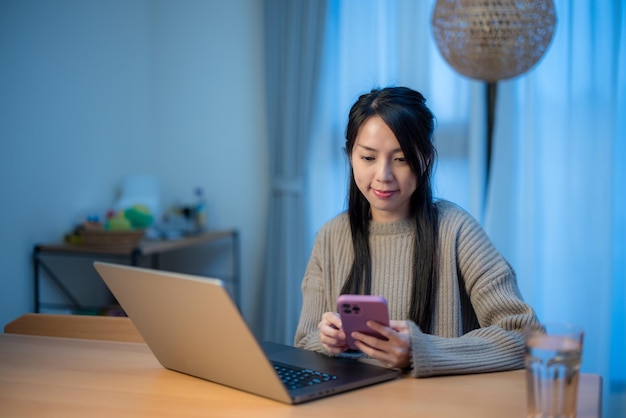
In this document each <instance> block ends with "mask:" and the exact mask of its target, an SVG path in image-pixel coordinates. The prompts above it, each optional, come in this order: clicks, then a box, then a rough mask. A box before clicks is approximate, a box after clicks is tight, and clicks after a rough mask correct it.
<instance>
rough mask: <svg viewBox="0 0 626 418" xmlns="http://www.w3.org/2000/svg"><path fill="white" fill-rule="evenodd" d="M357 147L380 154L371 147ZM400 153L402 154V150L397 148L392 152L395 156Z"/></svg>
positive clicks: (358, 145) (359, 145)
mask: <svg viewBox="0 0 626 418" xmlns="http://www.w3.org/2000/svg"><path fill="white" fill-rule="evenodd" d="M356 146H357V147H360V148H363V149H364V150H366V151H371V152H378V150H375V149H374V148H370V147H366V146H365V145H361V144H356ZM398 152H402V148H396V149H394V150H393V151H392V153H393V154H395V153H398Z"/></svg>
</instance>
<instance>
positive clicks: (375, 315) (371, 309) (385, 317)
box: [337, 295, 389, 350]
mask: <svg viewBox="0 0 626 418" xmlns="http://www.w3.org/2000/svg"><path fill="white" fill-rule="evenodd" d="M337 312H339V316H340V317H341V323H342V325H343V330H344V332H345V333H346V342H347V343H348V347H349V348H351V349H352V350H358V348H357V346H356V345H355V344H354V339H353V338H352V337H351V336H350V334H351V333H352V332H354V331H358V332H362V333H363V334H367V335H373V336H375V337H378V338H381V339H385V337H383V336H382V335H380V334H379V333H377V332H375V331H373V330H372V329H371V328H370V327H368V326H367V325H365V323H366V322H367V321H369V320H372V321H376V322H379V323H381V324H383V325H387V326H388V325H389V311H388V310H387V299H385V298H384V297H382V296H374V295H341V296H339V297H338V298H337Z"/></svg>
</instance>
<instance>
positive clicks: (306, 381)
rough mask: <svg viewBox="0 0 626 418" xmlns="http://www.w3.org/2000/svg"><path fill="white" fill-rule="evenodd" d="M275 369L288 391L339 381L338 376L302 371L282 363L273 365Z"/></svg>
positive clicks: (308, 370) (309, 370)
mask: <svg viewBox="0 0 626 418" xmlns="http://www.w3.org/2000/svg"><path fill="white" fill-rule="evenodd" d="M273 364H274V369H275V370H276V373H278V376H279V377H280V379H281V380H282V381H283V383H284V384H285V386H287V389H299V388H302V387H305V386H313V385H317V384H320V383H324V382H330V381H332V380H337V376H335V375H332V374H328V373H322V372H318V371H315V370H311V369H301V368H299V367H294V366H289V365H287V364H282V363H273Z"/></svg>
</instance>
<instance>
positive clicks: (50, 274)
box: [33, 230, 241, 312]
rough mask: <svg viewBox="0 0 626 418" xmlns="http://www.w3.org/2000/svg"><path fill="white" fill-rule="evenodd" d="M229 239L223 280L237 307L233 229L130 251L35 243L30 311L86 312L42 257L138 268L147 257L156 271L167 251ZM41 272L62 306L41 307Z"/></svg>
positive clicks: (236, 240) (236, 247) (149, 242)
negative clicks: (227, 272)
mask: <svg viewBox="0 0 626 418" xmlns="http://www.w3.org/2000/svg"><path fill="white" fill-rule="evenodd" d="M223 239H230V240H231V244H232V247H231V248H232V249H231V252H232V254H231V256H232V267H231V269H232V272H231V273H232V274H231V275H230V277H228V278H223V280H224V281H225V282H226V283H227V284H230V285H232V289H233V299H234V300H235V303H237V304H238V305H239V304H240V302H241V300H240V289H239V287H240V283H239V279H240V277H239V275H240V274H239V257H240V254H239V251H240V250H239V234H238V232H237V231H236V230H223V231H206V232H202V233H199V234H196V235H189V236H185V237H183V238H180V239H174V240H143V241H141V242H140V244H139V245H138V246H137V247H136V248H133V249H121V250H120V249H115V248H108V249H99V248H93V247H89V246H84V245H76V244H67V243H57V244H38V245H35V248H34V250H33V264H34V267H33V270H34V311H35V312H40V311H41V308H42V307H49V308H53V309H63V308H71V309H73V310H75V311H86V310H89V309H87V307H85V306H83V304H82V303H81V302H80V301H79V300H78V298H77V297H76V296H75V295H74V293H73V292H72V290H71V289H69V288H68V287H67V286H66V285H64V284H63V281H62V280H60V278H59V277H58V276H57V274H56V273H55V272H54V271H53V270H52V268H51V267H50V266H49V264H47V263H46V260H45V259H44V257H47V256H69V257H88V258H92V259H94V260H99V259H103V258H106V259H110V258H113V259H119V260H122V261H126V262H127V263H130V264H131V265H134V266H136V265H138V264H139V260H141V259H142V258H144V257H148V258H149V260H150V267H151V268H159V256H160V255H161V254H163V253H167V252H170V251H177V250H184V249H187V248H191V247H195V246H199V245H203V244H208V243H211V242H215V241H218V240H223ZM41 271H44V272H45V273H46V277H47V278H48V279H50V280H51V281H52V283H53V284H54V285H55V286H56V288H57V289H58V290H60V291H61V293H62V294H63V296H64V297H65V298H66V300H67V301H68V303H67V305H66V304H61V305H59V304H45V303H42V302H41V300H40V280H41V275H40V272H41Z"/></svg>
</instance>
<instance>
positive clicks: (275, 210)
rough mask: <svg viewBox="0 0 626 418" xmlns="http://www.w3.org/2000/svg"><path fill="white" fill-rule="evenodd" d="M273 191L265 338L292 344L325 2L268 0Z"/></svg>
mask: <svg viewBox="0 0 626 418" xmlns="http://www.w3.org/2000/svg"><path fill="white" fill-rule="evenodd" d="M264 12H265V13H264V16H265V25H264V26H265V56H266V62H267V65H266V80H267V81H266V88H267V93H266V94H267V100H268V106H267V107H268V117H267V120H268V131H269V142H270V170H271V181H272V184H271V196H270V208H269V219H268V225H267V236H268V239H267V247H266V252H267V257H266V268H265V277H264V278H265V281H264V285H263V290H264V295H263V310H264V315H263V318H264V322H263V330H262V331H261V332H262V333H263V338H264V339H266V340H270V341H276V342H282V343H288V344H291V343H293V336H294V333H295V329H296V326H297V324H298V318H299V315H300V307H301V294H300V282H301V280H302V277H303V275H304V270H305V267H306V261H307V255H308V254H307V251H306V234H305V231H306V227H305V221H306V220H305V207H306V205H305V201H304V193H303V188H304V181H305V175H306V165H305V163H304V161H305V158H306V155H308V149H309V144H310V141H311V127H312V123H313V116H314V114H315V108H316V99H317V94H318V91H319V88H318V82H319V72H320V67H321V54H322V47H323V38H324V26H325V24H326V3H325V1H322V0H302V1H290V0H266V1H265V3H264Z"/></svg>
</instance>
